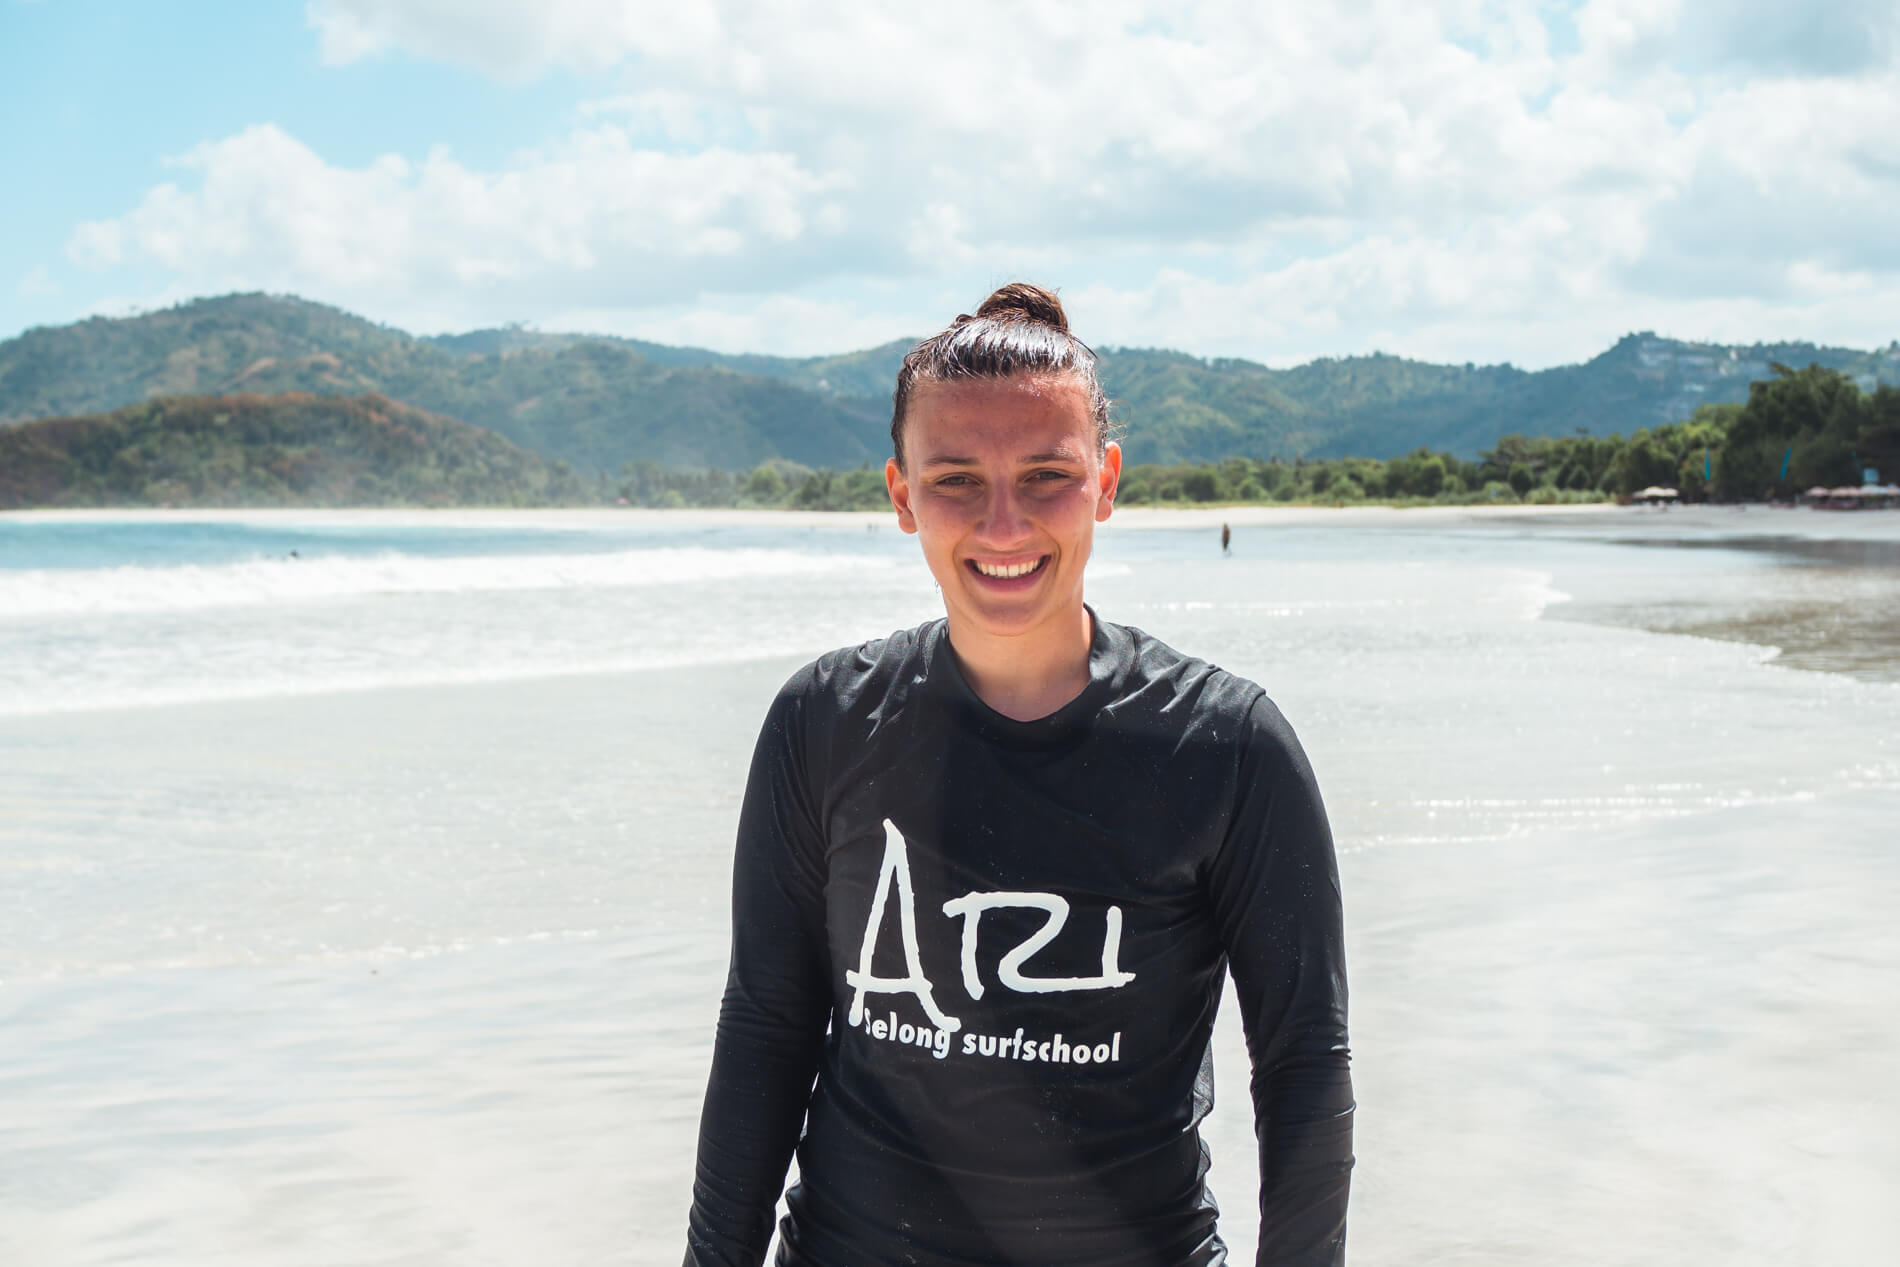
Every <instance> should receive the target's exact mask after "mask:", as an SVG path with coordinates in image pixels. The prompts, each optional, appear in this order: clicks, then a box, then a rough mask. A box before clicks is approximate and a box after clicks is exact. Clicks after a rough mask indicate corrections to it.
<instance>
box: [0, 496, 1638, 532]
mask: <svg viewBox="0 0 1900 1267" xmlns="http://www.w3.org/2000/svg"><path fill="white" fill-rule="evenodd" d="M1617 510H1622V511H1633V512H1634V513H1644V512H1642V511H1640V510H1636V508H1633V507H1628V506H1618V505H1616V504H1615V503H1614V502H1579V503H1575V504H1571V505H1554V506H1539V505H1522V504H1519V505H1509V506H1480V505H1473V506H1377V505H1362V506H1251V505H1248V506H1181V507H1172V506H1168V507H1163V506H1127V507H1121V508H1118V509H1117V510H1116V511H1115V515H1114V518H1113V519H1112V520H1110V521H1109V522H1111V523H1113V522H1117V521H1127V520H1133V521H1134V522H1133V524H1131V525H1130V526H1133V527H1146V526H1151V525H1155V524H1161V523H1163V522H1165V523H1167V524H1168V525H1170V526H1174V525H1180V524H1188V525H1199V524H1216V525H1218V524H1220V523H1222V522H1227V523H1247V524H1272V523H1306V522H1328V523H1341V522H1366V521H1372V520H1378V521H1390V520H1391V519H1392V518H1393V517H1394V516H1400V515H1403V516H1406V517H1408V518H1416V519H1434V520H1442V519H1448V518H1454V519H1455V518H1460V517H1465V516H1470V517H1474V518H1481V519H1495V518H1499V517H1504V516H1510V515H1533V516H1536V517H1538V518H1547V517H1552V516H1561V515H1577V514H1582V515H1598V514H1602V513H1604V512H1607V511H1617ZM892 517H893V516H892V512H891V511H889V510H740V509H732V508H694V507H688V508H683V509H659V508H653V507H633V506H600V507H522V508H514V507H491V508H481V507H443V508H440V509H424V508H417V507H349V508H336V509H321V508H314V507H301V506H300V507H194V508H178V509H159V508H156V507H149V506H126V507H85V508H64V507H44V508H38V509H32V510H5V511H0V523H36V522H37V523H246V522H264V523H276V524H296V523H332V524H334V523H363V524H385V525H399V524H404V523H418V524H456V525H468V526H482V525H488V524H508V525H514V526H522V525H535V524H545V525H548V526H553V527H568V526H572V527H588V528H595V527H601V526H609V525H614V524H639V523H703V524H765V525H772V524H807V525H809V524H813V523H837V524H864V523H878V524H882V523H889V522H891V521H892Z"/></svg>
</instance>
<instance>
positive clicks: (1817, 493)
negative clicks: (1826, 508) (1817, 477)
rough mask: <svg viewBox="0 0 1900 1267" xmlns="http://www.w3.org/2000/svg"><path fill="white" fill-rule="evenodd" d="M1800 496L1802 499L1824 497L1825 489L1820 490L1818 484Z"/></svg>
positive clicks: (1825, 494)
mask: <svg viewBox="0 0 1900 1267" xmlns="http://www.w3.org/2000/svg"><path fill="white" fill-rule="evenodd" d="M1801 495H1802V496H1803V497H1826V496H1827V490H1826V489H1825V488H1822V487H1821V486H1820V485H1819V484H1816V485H1815V486H1814V487H1813V488H1810V489H1809V490H1808V491H1807V492H1805V493H1803V494H1801Z"/></svg>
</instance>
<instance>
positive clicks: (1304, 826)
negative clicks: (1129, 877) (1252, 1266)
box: [1208, 696, 1353, 1267]
mask: <svg viewBox="0 0 1900 1267" xmlns="http://www.w3.org/2000/svg"><path fill="white" fill-rule="evenodd" d="M1248 718H1249V723H1250V726H1249V730H1248V733H1247V734H1246V735H1245V736H1244V737H1243V740H1244V743H1245V745H1246V747H1245V752H1244V753H1243V755H1242V757H1241V762H1240V772H1239V779H1240V782H1239V785H1238V787H1237V788H1236V794H1235V810H1234V816H1233V819H1232V821H1231V823H1230V824H1229V827H1228V832H1227V836H1226V839H1225V840H1224V842H1223V844H1222V846H1221V849H1220V851H1219V853H1218V854H1217V855H1216V856H1215V859H1214V862H1213V865H1212V867H1211V868H1210V870H1209V875H1208V880H1209V886H1210V897H1211V900H1212V903H1213V907H1214V913H1215V919H1216V921H1217V923H1218V925H1219V928H1220V935H1221V938H1222V940H1223V942H1224V943H1225V944H1226V947H1227V954H1228V963H1229V965H1230V967H1231V969H1232V971H1233V976H1234V992H1235V994H1236V996H1237V997H1238V999H1239V1001H1240V1010H1241V1018H1242V1020H1243V1022H1244V1023H1245V1026H1246V1031H1247V1050H1248V1054H1249V1055H1250V1056H1251V1057H1252V1062H1253V1088H1252V1089H1253V1104H1254V1130H1255V1134H1256V1135H1257V1136H1258V1138H1259V1141H1260V1252H1259V1255H1258V1258H1257V1263H1258V1267H1309V1265H1310V1267H1336V1265H1338V1264H1343V1263H1344V1262H1345V1258H1346V1196H1347V1190H1348V1185H1349V1179H1350V1175H1351V1171H1352V1163H1353V1156H1352V1114H1353V1099H1352V1077H1351V1075H1350V1073H1349V1072H1348V1049H1347V1045H1346V960H1345V948H1344V933H1343V925H1342V920H1341V914H1340V897H1339V871H1338V866H1337V863H1336V862H1335V860H1334V857H1333V838H1332V832H1331V829H1330V828H1329V827H1328V826H1327V822H1326V810H1325V807H1324V806H1323V805H1322V804H1321V802H1320V795H1319V785H1318V783H1317V782H1316V781H1315V780H1314V777H1313V769H1312V766H1311V765H1310V764H1308V762H1307V760H1306V754H1305V752H1304V751H1303V750H1302V749H1301V748H1300V743H1299V740H1298V739H1297V738H1295V737H1294V734H1293V729H1292V727H1291V726H1289V725H1287V721H1286V718H1284V717H1283V716H1281V715H1280V710H1279V709H1277V708H1275V707H1274V705H1273V703H1272V701H1270V700H1268V699H1267V698H1266V697H1265V696H1262V697H1261V698H1260V699H1258V700H1256V701H1255V703H1254V705H1253V707H1252V709H1251V710H1250V711H1249V714H1248Z"/></svg>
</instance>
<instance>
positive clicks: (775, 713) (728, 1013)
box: [686, 673, 831, 1267]
mask: <svg viewBox="0 0 1900 1267" xmlns="http://www.w3.org/2000/svg"><path fill="white" fill-rule="evenodd" d="M804 681H806V675H805V674H803V673H801V674H799V675H798V677H796V678H794V679H793V681H792V682H790V683H787V684H786V686H785V688H784V689H783V690H781V691H780V692H779V695H778V698H777V699H776V700H774V701H773V704H772V709H771V711H770V713H768V714H767V716H766V720H765V726H764V729H763V730H762V731H761V732H760V734H759V741H758V746H757V747H756V748H755V749H754V751H753V755H752V771H751V774H750V776H749V777H748V778H747V781H746V792H745V803H744V805H743V807H742V808H741V809H740V812H739V837H738V847H737V849H736V851H735V853H734V858H733V868H732V960H731V966H730V968H729V970H728V973H727V977H726V992H725V996H724V998H723V999H722V1000H721V1003H720V1007H719V1029H718V1032H717V1034H716V1036H715V1038H714V1042H713V1061H712V1075H711V1077H710V1078H709V1080H708V1082H707V1086H706V1104H705V1108H704V1109H703V1111H702V1112H701V1114H700V1119H699V1159H698V1162H697V1164H696V1166H695V1168H694V1175H693V1208H692V1213H691V1215H690V1216H689V1221H688V1226H687V1235H686V1267H713V1265H714V1264H717V1265H718V1267H758V1264H759V1263H761V1262H763V1261H764V1259H765V1251H766V1247H767V1246H768V1245H769V1244H770V1243H771V1239H772V1212H773V1209H774V1208H775V1206H776V1205H777V1203H778V1198H779V1192H780V1190H781V1189H782V1188H783V1186H784V1183H785V1171H786V1167H787V1166H788V1165H789V1164H790V1162H791V1158H792V1151H793V1149H794V1148H795V1146H796V1145H797V1143H798V1133H799V1128H800V1126H801V1125H802V1124H803V1122H804V1120H805V1109H806V1106H807V1104H808V1103H809V1101H810V1099H811V1089H812V1079H813V1077H814V1075H815V1073H816V1071H817V1067H818V1054H819V1050H820V1047H821V1045H822V1044H823V1042H824V1035H825V1025H826V1022H827V1020H828V1019H829V1016H830V1009H831V996H830V993H829V990H828V988H827V985H826V973H825V963H826V952H825V914H824V913H825V898H824V847H823V841H822V837H821V835H820V833H819V830H818V816H817V813H816V810H815V807H814V803H813V795H812V789H811V785H810V782H809V780H808V779H807V777H806V769H805V730H804V726H803V715H802V714H803V709H802V706H801V705H802V696H801V694H800V693H799V692H798V690H797V686H798V684H800V683H802V682H804Z"/></svg>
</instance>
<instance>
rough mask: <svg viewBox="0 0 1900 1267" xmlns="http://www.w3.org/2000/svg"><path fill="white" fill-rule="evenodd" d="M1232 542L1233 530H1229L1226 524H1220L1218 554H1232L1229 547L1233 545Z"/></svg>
mask: <svg viewBox="0 0 1900 1267" xmlns="http://www.w3.org/2000/svg"><path fill="white" fill-rule="evenodd" d="M1233 540H1234V530H1233V529H1231V528H1229V527H1228V526H1227V525H1226V524H1222V525H1221V526H1220V552H1221V553H1222V554H1229V553H1231V552H1232V551H1231V549H1230V547H1231V546H1232V544H1233Z"/></svg>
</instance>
